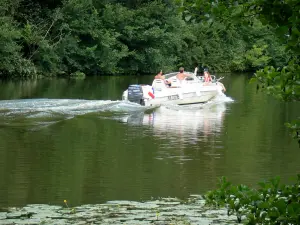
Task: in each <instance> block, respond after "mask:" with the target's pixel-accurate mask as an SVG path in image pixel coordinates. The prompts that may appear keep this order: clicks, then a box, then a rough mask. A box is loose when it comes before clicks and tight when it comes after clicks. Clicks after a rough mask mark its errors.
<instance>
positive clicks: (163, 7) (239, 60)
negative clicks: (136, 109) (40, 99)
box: [0, 0, 292, 78]
mask: <svg viewBox="0 0 300 225" xmlns="http://www.w3.org/2000/svg"><path fill="white" fill-rule="evenodd" d="M189 6H190V3H189V1H186V2H184V4H183V2H180V1H167V0H161V1H147V0H143V1H130V0H127V1H126V0H123V1H115V0H106V1H101V3H99V2H97V1H92V0H88V1H83V0H54V1H52V0H51V1H50V0H46V1H44V0H43V1H42V0H29V1H25V0H18V1H9V0H3V1H1V3H0V42H1V43H2V44H1V46H0V78H1V77H2V78H3V77H17V78H18V77H19V78H21V77H29V78H30V77H32V78H34V77H37V76H41V77H49V76H66V77H69V76H70V77H77V76H79V77H82V76H89V75H121V74H123V75H124V74H125V75H128V74H156V73H157V71H160V70H163V72H168V71H174V70H178V68H179V66H184V67H185V68H186V69H187V70H189V69H190V70H192V69H194V67H195V66H196V65H197V66H199V69H200V71H201V70H202V69H203V68H204V67H205V68H209V69H210V71H212V72H235V71H236V72H241V71H255V70H257V69H262V68H264V67H265V66H267V65H269V66H274V67H283V66H284V65H286V64H287V62H288V61H289V59H290V58H291V57H292V54H291V52H290V51H285V45H284V44H283V43H282V42H281V40H280V39H279V38H278V37H277V36H276V34H275V31H276V29H274V28H272V27H270V26H268V25H266V24H263V23H261V22H260V20H258V19H254V21H253V22H252V23H251V26H249V24H247V23H246V24H245V21H243V20H242V19H240V20H239V21H236V22H235V23H229V22H228V21H224V19H221V18H218V17H216V16H214V15H213V14H211V12H210V11H209V9H205V10H206V11H205V10H204V12H201V11H199V13H198V14H197V12H195V9H190V8H189ZM193 10H194V11H193ZM188 11H190V13H187V12H188ZM238 12H239V11H238V10H237V11H236V12H235V13H238ZM203 13H204V14H203ZM203 15H206V17H204V18H203Z"/></svg>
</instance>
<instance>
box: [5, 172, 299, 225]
mask: <svg viewBox="0 0 300 225" xmlns="http://www.w3.org/2000/svg"><path fill="white" fill-rule="evenodd" d="M218 186H219V187H218V189H216V190H213V191H209V192H207V193H206V194H205V195H204V196H202V195H190V197H189V198H187V199H185V200H180V199H178V198H171V197H169V198H159V199H155V200H150V201H144V202H137V201H108V202H106V203H104V204H95V205H90V204H89V205H81V206H77V207H71V206H70V205H69V203H68V202H67V200H64V201H63V203H62V205H61V206H57V205H44V204H31V205H27V206H25V207H23V208H15V207H14V208H12V207H11V208H7V209H1V210H0V224H28V223H30V224H184V225H188V224H201V225H205V224H207V225H209V224H219V225H223V224H224V225H225V224H239V223H243V224H248V225H252V224H253V225H254V224H290V225H297V224H300V194H299V193H300V174H299V175H297V178H296V181H295V182H294V183H293V184H290V185H283V184H280V179H279V178H278V177H275V178H272V179H270V180H268V181H265V182H260V183H259V184H258V186H259V188H257V189H252V188H249V187H247V186H245V185H237V186H235V185H232V184H231V183H230V182H228V181H227V179H226V178H225V177H222V178H220V179H219V185H218Z"/></svg>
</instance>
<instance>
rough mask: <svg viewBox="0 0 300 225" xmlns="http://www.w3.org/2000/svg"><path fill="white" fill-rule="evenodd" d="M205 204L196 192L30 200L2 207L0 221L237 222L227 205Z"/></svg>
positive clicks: (56, 222) (81, 222)
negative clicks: (69, 201) (82, 201)
mask: <svg viewBox="0 0 300 225" xmlns="http://www.w3.org/2000/svg"><path fill="white" fill-rule="evenodd" d="M204 204H205V200H204V199H203V198H202V197H201V196H199V195H192V196H190V198H188V199H187V200H186V201H182V200H180V199H177V198H161V199H158V200H152V201H146V202H135V201H109V202H107V203H105V204H97V205H82V206H78V207H74V208H71V207H67V206H66V205H63V204H62V206H55V205H42V204H33V205H27V206H25V207H23V208H8V209H5V210H3V209H2V210H1V211H2V212H0V224H6V225H9V224H32V225H35V224H77V225H81V224H82V225H83V224H102V225H103V224H127V225H129V224H135V225H136V224H139V225H140V224H157V225H162V224H185V225H187V224H201V225H209V224H219V225H223V224H224V225H225V224H227V225H228V224H236V217H235V216H227V211H226V209H211V208H208V207H206V206H205V205H204Z"/></svg>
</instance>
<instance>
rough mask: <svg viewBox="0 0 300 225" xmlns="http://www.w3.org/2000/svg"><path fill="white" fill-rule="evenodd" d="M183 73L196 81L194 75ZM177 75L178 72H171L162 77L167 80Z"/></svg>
mask: <svg viewBox="0 0 300 225" xmlns="http://www.w3.org/2000/svg"><path fill="white" fill-rule="evenodd" d="M184 73H186V74H189V75H190V77H192V78H194V79H197V77H196V76H195V75H194V73H192V72H184ZM177 74H178V72H172V73H167V74H164V76H165V78H166V79H169V78H171V77H174V76H176V75H177Z"/></svg>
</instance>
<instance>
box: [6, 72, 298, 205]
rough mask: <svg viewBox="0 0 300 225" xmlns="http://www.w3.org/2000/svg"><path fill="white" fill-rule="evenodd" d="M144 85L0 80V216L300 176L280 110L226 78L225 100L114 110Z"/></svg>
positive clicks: (292, 115) (289, 114) (284, 108)
mask: <svg viewBox="0 0 300 225" xmlns="http://www.w3.org/2000/svg"><path fill="white" fill-rule="evenodd" d="M151 80H152V77H149V76H140V77H89V78H86V79H83V80H75V79H71V80H67V79H41V80H23V81H14V80H2V81H0V90H1V92H0V177H1V180H0V207H7V206H9V207H11V206H24V205H27V204H33V203H43V204H62V203H63V201H64V200H65V199H66V200H68V203H69V204H70V205H72V206H77V205H82V204H96V203H103V202H106V201H110V200H137V201H144V200H149V199H151V198H158V197H178V198H185V197H188V196H189V195H190V194H203V193H205V192H206V191H208V190H211V189H213V188H215V187H216V185H217V181H218V178H219V177H221V176H226V177H228V179H229V180H230V181H231V182H233V183H235V184H239V183H243V184H246V185H251V186H254V185H256V184H257V183H258V182H260V181H262V180H264V179H269V178H272V177H274V176H277V175H278V176H281V178H282V180H283V182H290V181H291V179H292V178H294V177H296V174H297V173H300V163H299V159H300V149H299V147H298V144H297V142H296V141H295V140H293V139H292V138H291V136H290V134H289V132H288V130H287V129H286V128H285V126H284V123H285V122H286V121H290V120H293V119H296V118H297V116H299V111H300V105H299V103H282V102H278V101H277V100H275V99H273V98H272V97H269V96H266V94H265V93H263V92H261V91H260V90H257V88H256V84H249V76H247V75H245V74H244V75H243V74H235V75H234V74H226V75H225V78H224V80H223V83H224V84H225V86H226V88H227V92H226V95H224V96H219V97H218V98H217V99H215V100H214V101H211V102H209V103H207V104H203V105H191V106H181V107H179V106H162V107H160V108H157V109H149V108H145V107H142V106H138V105H135V104H131V103H126V102H123V101H121V100H120V99H121V95H122V92H123V90H125V89H126V88H127V86H128V85H129V84H132V83H148V84H149V83H150V82H151Z"/></svg>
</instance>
